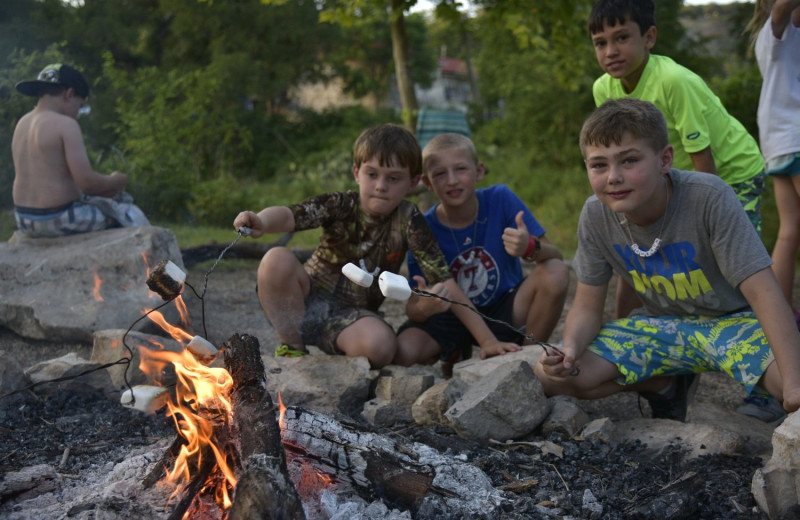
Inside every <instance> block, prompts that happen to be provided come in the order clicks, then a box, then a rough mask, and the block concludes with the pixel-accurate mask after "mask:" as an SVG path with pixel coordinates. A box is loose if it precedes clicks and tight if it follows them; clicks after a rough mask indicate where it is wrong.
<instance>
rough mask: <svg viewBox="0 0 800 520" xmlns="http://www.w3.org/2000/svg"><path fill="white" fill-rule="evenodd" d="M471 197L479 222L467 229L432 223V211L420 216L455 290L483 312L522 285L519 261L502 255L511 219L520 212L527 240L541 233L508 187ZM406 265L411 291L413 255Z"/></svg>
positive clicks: (512, 224)
mask: <svg viewBox="0 0 800 520" xmlns="http://www.w3.org/2000/svg"><path fill="white" fill-rule="evenodd" d="M475 193H476V194H477V195H478V217H477V218H476V219H475V222H473V223H472V224H471V225H469V226H467V227H466V228H463V229H452V228H449V227H447V226H444V225H443V224H442V223H441V222H439V219H438V218H436V206H434V207H432V208H431V209H430V210H428V211H427V212H426V213H425V220H427V221H428V225H430V227H431V230H433V234H434V236H435V237H436V240H438V242H439V248H440V249H441V250H442V253H444V257H445V259H446V260H447V264H448V265H449V267H450V273H451V274H452V275H453V278H454V279H455V280H456V282H457V283H458V285H459V287H461V289H462V290H463V291H464V293H465V294H466V295H467V297H469V299H470V300H472V303H473V304H474V305H475V306H477V307H486V306H489V305H492V304H494V303H495V302H497V300H498V299H499V298H500V297H501V296H502V295H503V294H505V293H506V292H508V291H510V290H511V289H513V288H514V287H516V286H517V284H519V282H521V281H522V279H523V274H522V265H521V263H520V259H519V258H517V257H513V256H511V255H509V254H508V253H506V250H505V248H504V247H503V240H502V237H503V230H504V229H505V228H507V227H512V228H516V227H517V222H516V217H517V213H519V212H520V211H523V212H524V217H523V220H524V221H525V226H526V227H527V228H528V232H529V233H530V234H531V235H533V236H535V237H540V236H542V235H544V233H545V230H544V228H543V227H542V226H541V225H540V224H539V222H537V220H536V218H534V216H533V214H532V213H531V212H530V211H529V210H528V208H527V207H526V206H525V204H524V203H523V202H522V201H521V200H520V199H519V197H517V196H516V195H515V194H514V192H512V191H511V190H510V189H509V188H508V187H507V186H504V185H502V184H497V185H494V186H491V187H489V188H481V189H479V190H476V192H475ZM407 259H408V275H409V281H410V282H411V284H412V285H416V282H414V280H413V276H415V275H418V276H422V273H421V271H420V269H419V266H418V265H417V262H416V260H415V259H414V256H413V255H411V254H408V257H407Z"/></svg>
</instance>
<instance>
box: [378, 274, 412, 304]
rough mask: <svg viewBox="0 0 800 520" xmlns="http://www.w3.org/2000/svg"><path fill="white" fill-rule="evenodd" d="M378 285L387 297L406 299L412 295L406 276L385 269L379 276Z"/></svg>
mask: <svg viewBox="0 0 800 520" xmlns="http://www.w3.org/2000/svg"><path fill="white" fill-rule="evenodd" d="M378 286H379V287H380V288H381V292H382V293H383V295H384V296H386V297H387V298H391V299H393V300H400V301H405V300H407V299H409V298H410V297H411V287H410V286H409V285H408V280H406V278H405V276H400V275H399V274H394V273H390V272H389V271H384V272H382V273H381V275H380V277H379V278H378Z"/></svg>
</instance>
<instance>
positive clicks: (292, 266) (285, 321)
mask: <svg viewBox="0 0 800 520" xmlns="http://www.w3.org/2000/svg"><path fill="white" fill-rule="evenodd" d="M310 289H311V282H310V280H309V278H308V274H306V271H305V269H303V265H302V264H301V263H300V262H299V261H298V260H297V257H296V256H295V255H294V253H292V252H291V251H290V250H289V249H286V248H285V247H274V248H272V249H270V250H269V251H267V253H266V254H265V255H264V257H263V258H262V259H261V263H260V264H259V266H258V301H259V302H260V303H261V308H262V309H263V310H264V313H265V314H266V315H267V318H269V321H270V322H271V323H272V326H273V327H275V332H276V333H277V334H278V339H279V340H280V341H281V342H282V343H286V344H289V345H292V346H293V347H298V348H301V349H303V347H304V345H303V336H302V333H301V330H300V326H301V324H302V323H303V316H304V315H305V310H306V307H305V298H306V296H308V293H309V291H310Z"/></svg>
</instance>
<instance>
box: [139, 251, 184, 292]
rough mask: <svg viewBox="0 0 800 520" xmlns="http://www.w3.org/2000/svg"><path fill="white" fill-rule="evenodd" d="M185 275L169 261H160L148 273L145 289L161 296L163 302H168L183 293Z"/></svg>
mask: <svg viewBox="0 0 800 520" xmlns="http://www.w3.org/2000/svg"><path fill="white" fill-rule="evenodd" d="M185 281H186V273H184V272H183V271H182V270H181V268H180V267H178V266H177V265H175V264H174V263H172V261H171V260H162V261H161V262H159V263H158V265H156V266H155V268H154V269H153V270H152V271H151V272H150V276H149V277H148V278H147V282H146V283H147V287H149V288H150V290H151V291H153V292H154V293H156V294H158V295H159V296H161V299H163V300H164V301H169V300H172V299H174V298H177V297H178V296H180V294H181V293H182V292H183V283H184V282H185Z"/></svg>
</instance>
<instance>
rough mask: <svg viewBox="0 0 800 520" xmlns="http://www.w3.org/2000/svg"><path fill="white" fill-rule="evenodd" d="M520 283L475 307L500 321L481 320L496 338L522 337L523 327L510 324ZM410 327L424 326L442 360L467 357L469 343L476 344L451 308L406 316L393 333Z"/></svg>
mask: <svg viewBox="0 0 800 520" xmlns="http://www.w3.org/2000/svg"><path fill="white" fill-rule="evenodd" d="M521 283H522V282H520V284H521ZM520 284H518V285H517V286H516V287H514V288H513V289H511V290H510V291H508V292H507V293H505V294H504V295H503V296H501V297H500V299H499V300H498V301H497V303H495V304H493V305H489V306H486V307H476V309H477V310H478V312H480V313H481V314H482V315H484V316H488V317H489V318H492V319H493V320H499V321H501V322H502V323H497V322H495V321H492V320H487V319H485V318H484V320H483V321H484V322H486V325H487V326H488V327H489V330H491V331H492V333H494V335H495V337H497V339H498V340H500V341H506V342H509V343H516V344H518V345H521V344H522V342H523V341H524V340H525V336H524V334H525V327H524V326H523V327H519V328H516V327H514V326H513V325H512V324H511V320H512V317H513V311H514V297H515V296H516V295H517V291H518V290H519V286H520ZM412 327H413V328H417V329H422V330H424V331H425V332H427V333H428V335H430V337H432V338H433V339H434V340H435V341H436V343H438V344H439V348H440V349H441V350H440V353H439V358H440V359H441V360H443V361H449V362H456V361H459V360H461V359H468V358H469V357H470V356H472V346H473V345H477V344H478V342H477V341H475V338H473V337H472V334H471V333H470V332H469V330H467V328H466V327H465V326H464V324H463V323H461V320H459V319H458V318H457V317H456V315H455V314H453V311H447V312H442V313H440V314H436V315H434V316H431V317H430V318H429V319H428V320H427V321H425V322H422V323H420V322H416V321H411V320H407V321H406V322H405V323H403V324H402V325H401V326H400V328H399V329H398V331H397V333H398V334H400V333H401V332H403V331H404V330H406V329H408V328H412Z"/></svg>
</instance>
